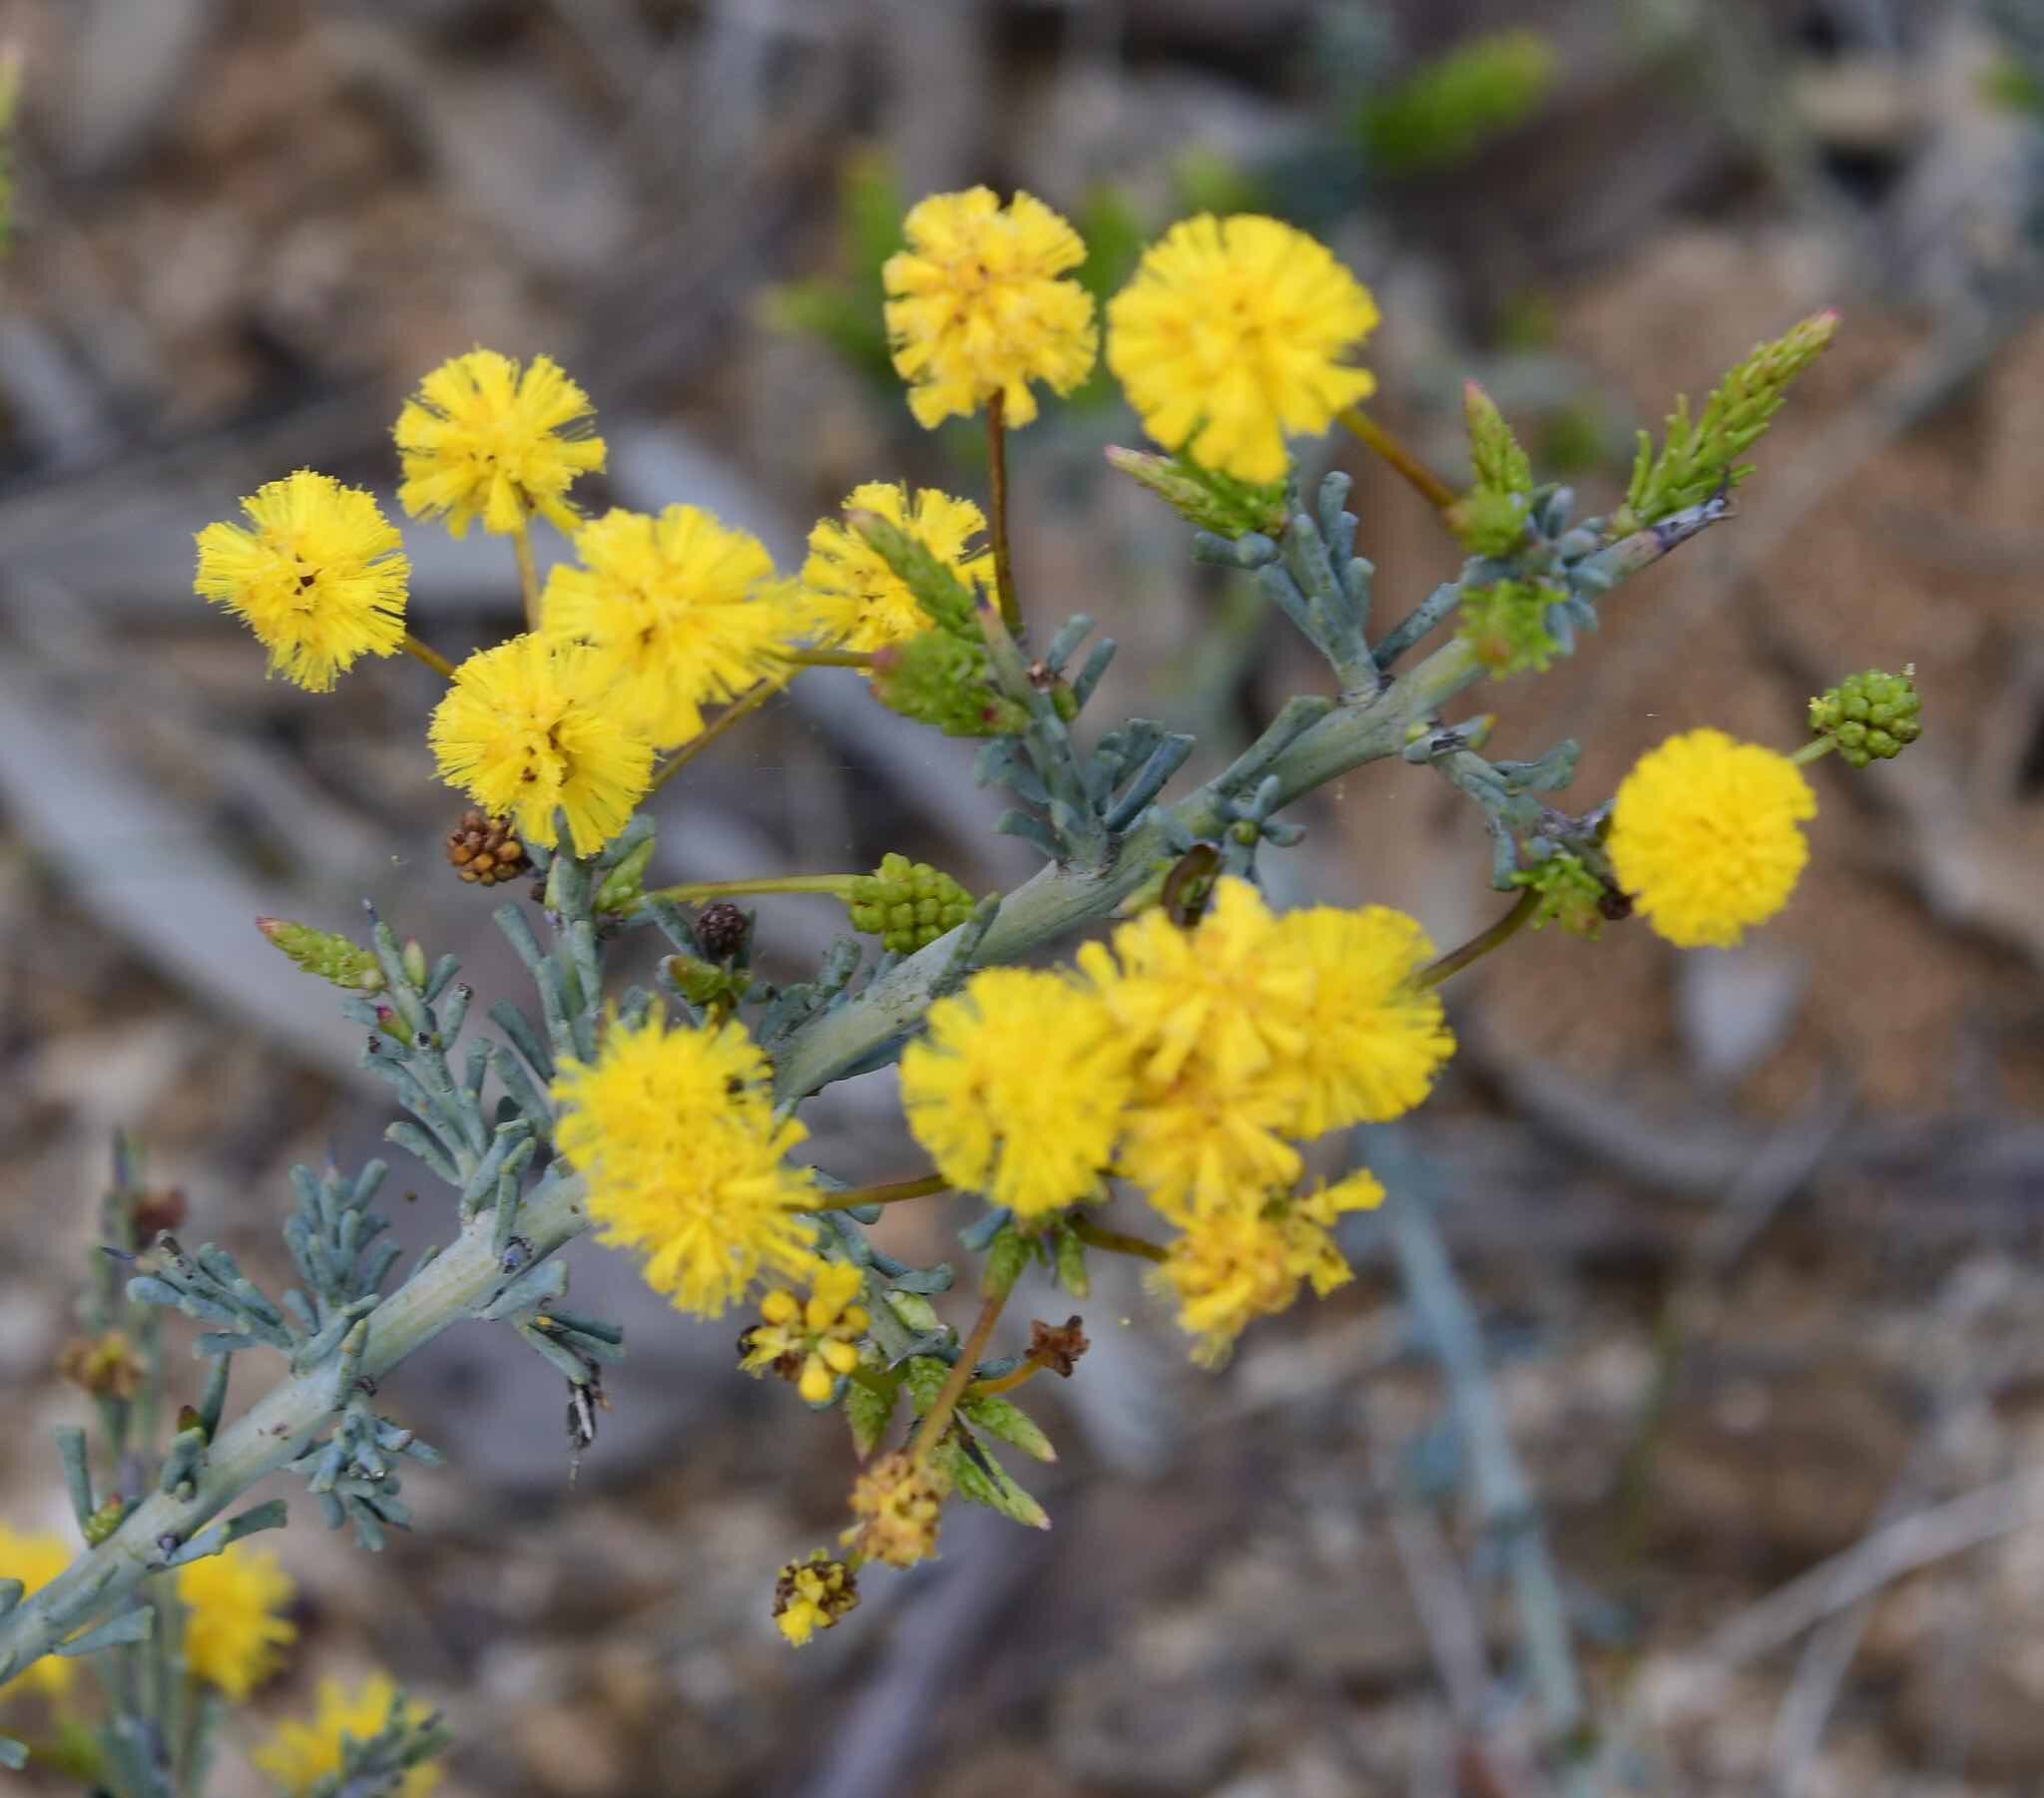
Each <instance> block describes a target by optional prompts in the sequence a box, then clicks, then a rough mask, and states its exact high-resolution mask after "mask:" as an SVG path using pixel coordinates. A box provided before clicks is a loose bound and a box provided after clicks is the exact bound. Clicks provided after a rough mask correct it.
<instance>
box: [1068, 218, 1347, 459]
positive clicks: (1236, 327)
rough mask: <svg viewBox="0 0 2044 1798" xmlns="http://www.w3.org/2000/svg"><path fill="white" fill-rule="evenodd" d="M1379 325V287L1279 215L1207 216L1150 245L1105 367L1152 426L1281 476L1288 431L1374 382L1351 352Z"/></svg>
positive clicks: (1191, 448)
mask: <svg viewBox="0 0 2044 1798" xmlns="http://www.w3.org/2000/svg"><path fill="white" fill-rule="evenodd" d="M1376 322H1377V308H1376V302H1375V300H1373V299H1372V298H1371V297H1370V293H1369V289H1368V288H1367V287H1365V286H1363V285H1362V283H1361V282H1360V281H1358V280H1356V278H1355V277H1354V276H1353V275H1352V274H1350V273H1349V272H1348V270H1347V269H1346V268H1344V267H1342V266H1341V264H1340V263H1339V262H1337V261H1336V260H1335V259H1334V257H1333V256H1332V255H1331V254H1330V253H1329V252H1328V250H1327V249H1326V247H1325V246H1324V245H1323V244H1320V243H1318V242H1316V241H1315V240H1314V239H1313V238H1311V237H1309V236H1307V235H1306V234H1305V233H1304V232H1303V231H1299V230H1294V229H1292V227H1291V226H1290V225H1281V224H1279V223H1278V221H1277V220H1276V219H1263V218H1258V217H1256V216H1255V215H1251V214H1242V215H1238V216H1236V217H1234V218H1229V219H1216V218H1214V217H1213V216H1212V215H1211V214H1202V215H1201V216H1200V217H1198V218H1196V219H1187V220H1184V221H1183V222H1181V223H1180V224H1178V225H1173V226H1172V227H1171V229H1170V230H1169V231H1168V232H1166V233H1165V235H1164V237H1163V238H1162V239H1161V240H1160V241H1158V242H1157V243H1154V244H1152V245H1151V247H1150V248H1149V249H1148V250H1146V251H1145V252H1144V255H1143V259H1142V261H1141V262H1140V263H1139V264H1138V265H1137V268H1136V272H1135V275H1134V276H1133V277H1132V278H1131V280H1130V281H1129V284H1128V285H1127V286H1126V287H1124V288H1123V289H1122V290H1121V292H1119V293H1117V294H1116V295H1115V296H1114V298H1113V299H1111V300H1110V301H1109V302H1108V306H1107V332H1108V336H1107V365H1108V367H1109V368H1111V369H1113V370H1114V373H1115V375H1116V378H1117V379H1119V380H1120V381H1121V383H1122V386H1123V387H1124V388H1125V389H1126V390H1127V393H1128V396H1129V403H1130V405H1132V406H1134V407H1135V409H1136V410H1137V412H1138V413H1140V414H1141V415H1142V419H1143V426H1144V428H1145V429H1146V430H1147V431H1148V432H1149V433H1150V435H1151V436H1152V437H1154V438H1156V439H1157V441H1158V442H1159V443H1162V444H1163V445H1165V446H1166V447H1167V448H1169V449H1174V450H1180V449H1182V450H1184V451H1185V452H1186V453H1187V454H1188V455H1190V456H1191V457H1192V458H1193V459H1194V460H1195V461H1197V462H1199V463H1201V464H1203V465H1204V466H1206V467H1208V468H1214V469H1219V470H1221V471H1222V472H1223V473H1225V474H1230V475H1233V476H1235V477H1236V478H1237V479H1238V480H1243V481H1257V482H1269V481H1281V480H1282V479H1283V478H1284V474H1285V470H1286V469H1287V468H1288V467H1289V466H1290V459H1289V457H1288V456H1287V455H1286V453H1285V449H1284V438H1285V435H1286V434H1287V433H1290V434H1292V435H1298V434H1301V433H1314V432H1319V431H1323V430H1325V429H1326V428H1327V422H1328V420H1329V419H1331V418H1332V417H1333V416H1334V414H1335V413H1336V412H1338V411H1340V410H1341V408H1342V407H1344V406H1352V405H1353V404H1355V402H1356V401H1357V400H1359V399H1362V398H1363V397H1365V396H1366V395H1367V394H1369V393H1370V392H1372V391H1373V390H1374V389H1375V386H1376V381H1375V379H1374V378H1373V377H1372V376H1371V375H1370V373H1369V371H1368V370H1367V369H1362V368H1351V367H1349V366H1347V365H1346V364H1345V362H1344V361H1343V359H1342V358H1343V357H1345V356H1346V355H1347V354H1348V353H1349V352H1350V351H1351V350H1352V349H1353V348H1354V347H1355V346H1356V345H1357V344H1358V343H1359V342H1360V341H1361V340H1362V339H1363V338H1364V337H1366V336H1367V335H1368V334H1369V332H1370V331H1371V330H1372V329H1373V328H1374V327H1375V325H1376Z"/></svg>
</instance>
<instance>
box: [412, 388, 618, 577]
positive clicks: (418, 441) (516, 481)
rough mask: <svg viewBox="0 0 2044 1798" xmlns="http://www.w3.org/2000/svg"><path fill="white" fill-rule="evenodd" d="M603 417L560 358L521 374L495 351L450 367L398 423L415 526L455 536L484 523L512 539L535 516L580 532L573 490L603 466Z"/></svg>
mask: <svg viewBox="0 0 2044 1798" xmlns="http://www.w3.org/2000/svg"><path fill="white" fill-rule="evenodd" d="M595 416H596V409H595V408H594V407H593V406H592V405H591V404H590V403H589V395H588V394H586V393H584V392H583V391H582V389H581V388H580V387H578V386H577V385H576V384H575V383H574V382H573V381H571V380H570V379H569V378H568V376H567V375H566V373H564V372H563V371H562V368H561V365H560V364H559V363H558V362H556V361H554V359H553V358H552V357H551V356H534V357H533V359H532V363H531V366H530V367H528V368H526V369H524V370H523V371H522V372H521V370H520V369H519V366H518V363H517V362H516V360H514V359H513V358H512V357H510V356H504V355H499V354H498V353H497V352H496V351H495V350H493V349H472V350H470V351H469V352H468V354H467V355H465V356H456V357H454V358H453V359H452V360H451V361H447V362H442V363H441V364H440V366H439V367H438V368H436V369H434V370H433V372H432V373H431V374H429V375H427V376H426V378H425V379H424V380H423V381H421V382H420V383H419V390H418V392H417V393H416V394H415V395H413V396H412V398H410V399H409V400H407V401H406V402H405V404H404V410H403V411H401V412H400V413H398V415H397V427H396V430H395V432H394V435H395V436H396V438H397V454H398V459H399V464H400V467H401V469H402V471H403V474H404V484H403V485H402V486H401V487H399V488H398V490H397V499H398V504H400V505H401V506H403V508H404V509H405V511H407V512H408V513H410V514H411V516H412V517H413V518H443V517H444V518H445V519H446V521H447V529H448V530H449V531H451V532H452V533H453V534H454V535H455V536H456V537H465V536H466V535H467V534H468V527H469V524H470V523H471V521H473V520H475V519H478V518H479V519H481V520H482V525H483V529H484V530H485V531H489V532H492V533H494V534H495V535H497V536H499V537H508V536H510V535H511V534H512V533H514V532H516V531H519V530H522V529H523V528H524V526H525V521H526V519H527V518H528V517H530V516H531V515H532V514H533V513H535V512H537V513H539V514H540V515H541V516H542V517H543V518H548V519H551V520H552V521H553V523H554V524H555V525H556V526H558V527H559V528H560V529H561V530H563V531H573V530H574V529H575V526H576V524H577V522H578V517H577V514H576V511H575V508H574V507H573V506H572V505H570V504H569V503H568V489H569V488H570V487H571V486H573V485H574V482H575V477H576V476H577V475H581V474H589V473H593V472H594V471H596V470H598V469H600V468H602V467H603V459H604V443H603V439H602V438H601V437H598V436H595V435H594V434H593V433H592V432H591V430H590V420H591V419H593V418H594V417H595Z"/></svg>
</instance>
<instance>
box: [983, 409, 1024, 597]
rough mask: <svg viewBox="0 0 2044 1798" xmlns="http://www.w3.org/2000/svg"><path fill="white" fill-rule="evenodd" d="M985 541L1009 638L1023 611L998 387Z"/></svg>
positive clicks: (989, 416)
mask: <svg viewBox="0 0 2044 1798" xmlns="http://www.w3.org/2000/svg"><path fill="white" fill-rule="evenodd" d="M986 463H987V484H988V495H987V533H986V534H987V540H988V542H989V543H990V545H991V546H992V549H993V556H994V591H995V593H996V594H997V595H998V596H999V599H1000V602H1001V623H1002V624H1004V625H1006V626H1007V627H1008V634H1009V635H1010V636H1011V637H1019V636H1021V635H1022V608H1021V605H1020V604H1019V603H1018V602H1017V600H1016V598H1015V571H1014V568H1013V566H1012V565H1011V563H1010V562H1009V559H1008V417H1007V395H1006V394H1004V393H1003V392H1002V391H1001V390H1000V389H999V388H998V387H997V388H995V389H994V391H993V394H992V396H991V397H990V398H989V399H988V400H987V402H986Z"/></svg>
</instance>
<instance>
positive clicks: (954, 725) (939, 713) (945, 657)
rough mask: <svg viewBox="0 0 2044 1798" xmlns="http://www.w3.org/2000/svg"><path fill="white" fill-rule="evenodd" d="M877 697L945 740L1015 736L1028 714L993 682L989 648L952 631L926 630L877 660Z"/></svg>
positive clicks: (874, 686)
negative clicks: (956, 635)
mask: <svg viewBox="0 0 2044 1798" xmlns="http://www.w3.org/2000/svg"><path fill="white" fill-rule="evenodd" d="M871 689H872V694H873V697H874V698H876V699H878V700H879V701H880V703H881V704H883V705H885V706H886V707H887V708H888V709H889V710H891V711H898V712H900V713H901V715H902V716H903V717H907V718H914V719H915V720H916V722H917V723H920V724H933V725H935V726H936V727H937V728H938V729H939V730H941V731H943V732H944V734H945V735H946V736H1012V735H1014V734H1015V733H1016V732H1018V731H1020V730H1022V729H1023V728H1024V727H1025V726H1026V725H1027V724H1028V722H1029V714H1028V712H1026V711H1025V710H1024V709H1023V708H1022V707H1021V706H1020V705H1018V704H1016V703H1015V701H1014V700H1013V699H1010V698H1009V697H1007V695H1006V694H1004V693H1002V692H1001V691H1000V690H999V689H998V688H997V687H996V686H995V685H994V682H993V672H992V670H991V669H990V668H989V667H988V664H987V658H986V650H985V648H984V646H982V645H981V644H979V643H977V642H972V643H968V642H966V641H965V640H964V639H963V638H960V637H954V636H952V635H951V634H950V633H949V632H948V631H942V630H931V631H925V632H923V634H922V635H921V636H920V637H911V638H910V639H909V640H908V641H907V642H906V643H904V644H896V645H893V646H890V647H889V648H887V649H884V650H880V651H877V652H876V653H875V654H874V657H873V667H872V681H871Z"/></svg>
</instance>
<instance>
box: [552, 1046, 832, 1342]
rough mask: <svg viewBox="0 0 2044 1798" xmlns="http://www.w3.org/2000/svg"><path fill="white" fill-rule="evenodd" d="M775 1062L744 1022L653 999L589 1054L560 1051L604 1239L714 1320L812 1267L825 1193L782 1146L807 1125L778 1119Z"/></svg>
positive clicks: (569, 1129)
mask: <svg viewBox="0 0 2044 1798" xmlns="http://www.w3.org/2000/svg"><path fill="white" fill-rule="evenodd" d="M771 1075H772V1070H771V1068H770V1067H769V1066H768V1064H767V1058H766V1056H764V1055H763V1054H761V1052H760V1049H759V1046H758V1045H757V1044H755V1043H754V1041H753V1040H752V1038H751V1037H750V1036H748V1035H747V1034H746V1030H745V1027H744V1026H743V1025H741V1024H734V1023H726V1024H716V1025H711V1026H709V1027H707V1028H705V1029H702V1030H696V1029H692V1028H691V1027H689V1026H688V1025H686V1024H684V1025H678V1026H676V1027H674V1028H672V1029H671V1028H669V1026H668V1023H667V1020H666V1017H665V1015H664V1014H663V1013H662V1012H661V1010H660V1009H659V1008H658V1007H656V1008H655V1009H654V1010H653V1011H651V1012H650V1013H648V1015H647V1018H646V1021H645V1022H644V1023H643V1024H641V1025H639V1026H637V1027H636V1028H627V1027H625V1026H623V1025H620V1024H615V1023H614V1024H612V1026H611V1027H610V1028H609V1029H608V1030H607V1031H606V1032H605V1033H604V1040H603V1045H602V1048H601V1049H600V1050H599V1052H598V1054H597V1058H596V1060H595V1061H594V1062H588V1063H585V1062H577V1061H572V1060H570V1061H563V1062H562V1063H561V1066H560V1071H559V1074H558V1077H557V1078H556V1079H555V1081H554V1086H553V1094H554V1098H555V1100H556V1101H557V1102H558V1103H559V1104H560V1105H561V1106H562V1107H563V1108H564V1110H563V1112H562V1115H561V1121H560V1123H559V1124H558V1125H557V1126H556V1129H555V1132H554V1139H555V1142H556V1143H557V1144H558V1146H559V1148H560V1151H561V1153H562V1155H563V1156H565V1157H566V1159H567V1161H568V1163H569V1165H570V1166H572V1167H574V1168H575V1169H576V1170H577V1171H578V1172H580V1173H582V1174H585V1175H586V1176H587V1177H588V1181H589V1211H590V1215H591V1216H592V1217H594V1218H595V1219H596V1222H597V1226H598V1234H599V1236H600V1237H601V1238H602V1240H604V1241H605V1242H609V1243H611V1244H613V1245H615V1246H618V1247H622V1248H633V1249H637V1250H639V1251H640V1252H641V1253H642V1254H644V1256H645V1257H646V1262H645V1270H644V1271H645V1275H646V1280H647V1283H648V1284H649V1285H650V1286H652V1287H653V1288H654V1289H655V1290H656V1291H658V1292H664V1293H666V1294H667V1295H668V1297H669V1298H670V1299H671V1300H672V1301H673V1302H674V1305H675V1308H676V1309H677V1310H681V1311H693V1312H696V1313H697V1314H699V1315H700V1316H704V1317H717V1316H720V1315H722V1314H723V1312H724V1311H725V1310H726V1309H727V1308H728V1307H729V1306H731V1305H733V1304H736V1303H737V1302H738V1301H739V1300H740V1299H741V1298H743V1297H744V1296H745V1294H746V1291H747V1288H749V1287H750V1286H751V1285H752V1283H753V1281H754V1280H755V1279H756V1278H758V1277H759V1276H760V1275H761V1274H762V1273H763V1272H767V1271H771V1272H774V1273H778V1274H781V1275H783V1276H784V1277H786V1278H789V1279H795V1280H802V1279H806V1278H808V1277H809V1275H810V1274H811V1272H812V1271H813V1270H814V1267H815V1263H816V1253H815V1244H816V1226H815V1224H814V1223H813V1222H812V1221H811V1220H809V1219H808V1218H806V1217H803V1216H801V1215H800V1214H799V1212H798V1209H797V1207H799V1206H802V1205H805V1204H814V1203H815V1202H816V1190H815V1186H814V1184H813V1180H812V1176H811V1174H810V1172H809V1170H808V1169H807V1168H806V1167H791V1166H789V1165H788V1164H787V1162H786V1159H785V1157H786V1155H787V1152H788V1151H789V1150H790V1149H791V1148H793V1147H794V1146H795V1144H796V1143H798V1142H800V1141H801V1140H802V1139H803V1138H804V1137H805V1136H807V1134H808V1131H807V1130H806V1129H804V1128H803V1127H802V1125H801V1124H797V1123H796V1122H794V1120H792V1119H789V1120H787V1121H786V1122H784V1123H778V1124H776V1123H775V1122H774V1117H773V1095H772V1087H771Z"/></svg>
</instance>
